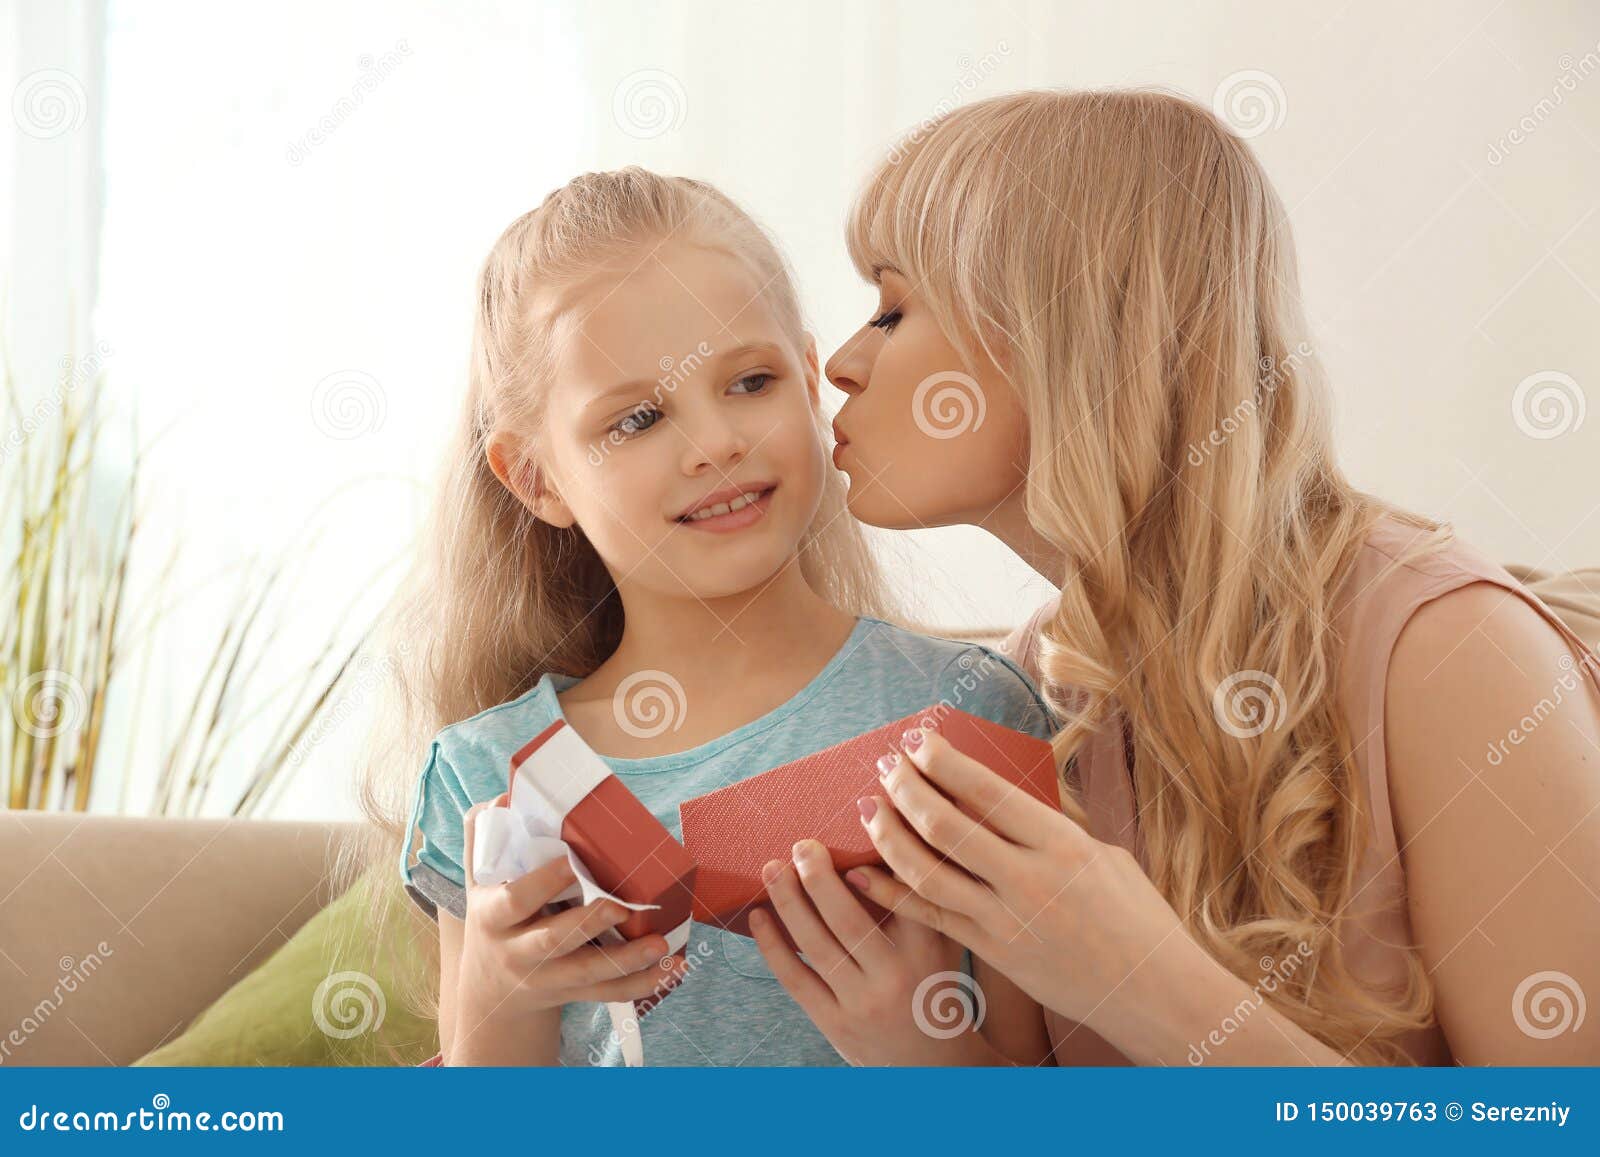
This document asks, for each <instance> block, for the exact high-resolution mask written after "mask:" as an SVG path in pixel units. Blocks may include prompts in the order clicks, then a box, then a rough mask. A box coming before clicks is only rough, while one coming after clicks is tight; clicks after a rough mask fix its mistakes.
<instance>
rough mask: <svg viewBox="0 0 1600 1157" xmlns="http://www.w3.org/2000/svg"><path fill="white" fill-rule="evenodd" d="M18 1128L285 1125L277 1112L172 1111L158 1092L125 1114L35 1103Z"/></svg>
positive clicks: (256, 1128) (265, 1128)
mask: <svg viewBox="0 0 1600 1157" xmlns="http://www.w3.org/2000/svg"><path fill="white" fill-rule="evenodd" d="M169 1110H171V1111H170V1112H169ZM17 1127H18V1128H20V1129H21V1130H22V1131H23V1132H25V1133H52V1132H53V1133H282V1132H283V1130H284V1123H283V1113H282V1112H281V1111H279V1110H276V1109H269V1110H254V1109H224V1110H223V1111H222V1112H220V1113H212V1112H210V1111H209V1110H205V1111H202V1112H199V1113H196V1112H193V1111H191V1110H188V1109H173V1108H172V1098H171V1097H169V1096H167V1094H165V1093H157V1094H156V1095H155V1096H153V1097H151V1098H150V1108H148V1109H129V1110H128V1111H127V1112H126V1113H117V1112H113V1111H112V1110H110V1109H95V1110H93V1111H90V1110H88V1109H76V1110H72V1109H55V1110H52V1109H50V1108H48V1107H46V1108H42V1109H41V1108H40V1107H39V1106H38V1105H37V1104H32V1105H29V1106H28V1107H27V1108H26V1109H24V1110H23V1111H22V1112H21V1113H20V1114H18V1116H17Z"/></svg>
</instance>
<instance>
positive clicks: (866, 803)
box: [856, 795, 878, 823]
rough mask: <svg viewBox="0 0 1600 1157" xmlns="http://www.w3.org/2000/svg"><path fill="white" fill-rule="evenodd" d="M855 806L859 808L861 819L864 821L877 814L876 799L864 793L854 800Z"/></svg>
mask: <svg viewBox="0 0 1600 1157" xmlns="http://www.w3.org/2000/svg"><path fill="white" fill-rule="evenodd" d="M856 807H858V808H860V809H861V820H862V822H863V823H865V822H866V821H867V820H870V819H871V818H872V817H873V816H875V815H877V814H878V801H877V800H875V799H873V798H872V797H871V796H870V795H864V796H862V797H861V798H860V799H858V800H856Z"/></svg>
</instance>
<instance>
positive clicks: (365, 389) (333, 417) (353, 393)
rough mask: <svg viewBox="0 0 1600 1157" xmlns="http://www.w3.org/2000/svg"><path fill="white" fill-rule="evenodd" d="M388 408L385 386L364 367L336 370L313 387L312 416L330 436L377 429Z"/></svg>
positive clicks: (348, 436) (350, 435) (353, 435)
mask: <svg viewBox="0 0 1600 1157" xmlns="http://www.w3.org/2000/svg"><path fill="white" fill-rule="evenodd" d="M388 412H389V404H388V399H387V398H386V397H385V396H384V392H383V387H382V386H381V385H379V384H378V379H377V378H375V377H373V376H372V375H371V374H369V373H366V372H364V371H362V370H335V371H334V372H333V373H331V374H328V375H327V376H326V377H324V378H322V380H320V381H319V382H317V384H316V385H315V386H313V387H312V389H311V420H312V421H313V422H314V423H316V427H317V429H319V430H321V431H322V432H323V433H324V434H326V435H327V436H328V437H330V438H339V439H341V440H347V439H351V438H359V437H361V436H362V435H364V434H373V433H376V432H377V431H379V430H381V429H383V420H384V418H385V417H387V415H388Z"/></svg>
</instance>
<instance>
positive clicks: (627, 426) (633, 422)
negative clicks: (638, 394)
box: [611, 406, 661, 438]
mask: <svg viewBox="0 0 1600 1157" xmlns="http://www.w3.org/2000/svg"><path fill="white" fill-rule="evenodd" d="M660 417H661V411H660V410H658V409H656V408H655V407H654V406H640V407H639V408H638V409H637V410H634V411H633V412H632V413H630V414H628V415H627V416H626V417H624V418H623V419H622V420H621V421H619V422H618V423H617V424H616V425H614V426H612V427H611V430H612V432H613V433H617V434H621V435H622V436H623V437H625V438H633V437H637V436H638V435H640V434H643V433H644V432H645V431H646V430H648V429H649V428H650V427H651V426H654V425H655V424H656V419H658V418H660Z"/></svg>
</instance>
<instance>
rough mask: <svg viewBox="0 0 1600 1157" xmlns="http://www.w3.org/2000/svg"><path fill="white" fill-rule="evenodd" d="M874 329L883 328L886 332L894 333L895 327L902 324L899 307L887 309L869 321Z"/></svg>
mask: <svg viewBox="0 0 1600 1157" xmlns="http://www.w3.org/2000/svg"><path fill="white" fill-rule="evenodd" d="M867 324H868V325H870V326H872V327H873V328H874V329H881V330H883V332H884V333H893V332H894V327H895V326H897V325H899V324H900V311H899V310H898V309H891V310H886V311H885V312H883V313H880V314H879V315H878V316H877V317H875V318H873V319H872V320H871V321H869V322H868V323H867Z"/></svg>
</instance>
